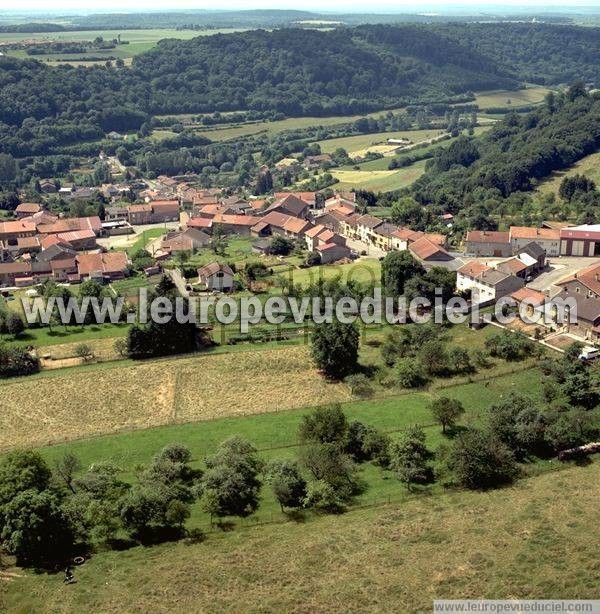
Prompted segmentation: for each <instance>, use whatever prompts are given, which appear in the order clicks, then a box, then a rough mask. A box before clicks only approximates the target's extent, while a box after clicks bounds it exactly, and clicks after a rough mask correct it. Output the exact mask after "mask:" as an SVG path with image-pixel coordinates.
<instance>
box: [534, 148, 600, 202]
mask: <svg viewBox="0 0 600 614" xmlns="http://www.w3.org/2000/svg"><path fill="white" fill-rule="evenodd" d="M572 175H585V176H586V177H589V178H590V179H593V180H594V181H595V182H596V185H597V186H600V152H596V153H593V154H591V155H589V156H586V157H585V158H582V159H581V160H579V162H576V163H575V164H573V166H571V168H569V169H567V170H565V171H557V172H555V173H552V175H550V177H548V178H547V179H544V180H542V181H540V183H539V185H538V187H537V191H538V192H540V193H542V194H550V193H554V194H557V195H558V189H559V188H560V184H561V182H562V180H563V179H564V178H565V177H571V176H572Z"/></svg>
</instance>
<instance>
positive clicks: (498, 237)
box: [466, 230, 510, 243]
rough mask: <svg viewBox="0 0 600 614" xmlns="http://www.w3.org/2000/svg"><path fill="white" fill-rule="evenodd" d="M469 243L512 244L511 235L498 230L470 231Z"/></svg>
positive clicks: (468, 233) (468, 234) (468, 235)
mask: <svg viewBox="0 0 600 614" xmlns="http://www.w3.org/2000/svg"><path fill="white" fill-rule="evenodd" d="M466 240H467V243H510V233H508V232H501V231H498V230H469V232H467V239H466Z"/></svg>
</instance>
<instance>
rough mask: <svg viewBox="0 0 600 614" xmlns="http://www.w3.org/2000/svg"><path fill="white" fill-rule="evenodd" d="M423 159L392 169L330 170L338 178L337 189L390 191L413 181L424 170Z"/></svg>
mask: <svg viewBox="0 0 600 614" xmlns="http://www.w3.org/2000/svg"><path fill="white" fill-rule="evenodd" d="M425 163H426V161H425V160H420V161H419V162H415V163H414V164H411V165H410V166H407V167H404V168H400V169H398V170H393V171H364V170H360V171H356V170H337V169H332V170H331V171H330V172H331V174H332V175H333V176H334V177H335V178H336V179H339V180H340V183H336V184H335V188H336V189H338V190H346V189H350V188H361V189H364V190H371V191H373V192H391V191H392V190H399V189H400V188H405V187H408V186H409V185H411V184H412V183H413V182H415V181H416V180H417V179H418V178H419V177H420V176H421V175H422V174H423V173H424V172H425Z"/></svg>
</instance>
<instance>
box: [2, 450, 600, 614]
mask: <svg viewBox="0 0 600 614" xmlns="http://www.w3.org/2000/svg"><path fill="white" fill-rule="evenodd" d="M599 479H600V463H598V462H595V463H592V464H590V465H589V466H586V467H572V468H569V469H565V470H563V471H561V472H560V473H556V472H552V473H549V474H546V475H542V476H539V477H535V478H531V479H528V480H523V481H521V482H519V483H518V484H517V485H516V486H514V487H511V488H506V489H502V490H496V491H492V492H489V493H474V492H455V493H449V494H446V495H443V496H437V497H435V498H432V497H430V496H426V495H423V496H421V497H418V496H417V497H415V498H414V499H413V500H411V501H408V502H405V503H403V504H402V505H401V506H399V505H395V504H392V505H384V506H379V507H372V508H366V509H362V510H357V511H353V512H350V513H348V514H345V515H343V516H329V517H324V518H318V519H312V520H310V521H308V522H297V523H294V522H292V521H290V522H285V523H282V524H265V525H262V526H261V525H259V526H256V527H251V528H247V529H245V530H241V529H236V530H235V531H232V532H219V531H217V530H215V531H214V532H212V533H211V534H209V535H208V536H207V540H206V541H205V542H204V543H192V544H186V543H183V542H181V543H178V544H163V545H161V546H155V547H152V548H148V547H136V548H132V549H130V550H128V551H127V552H117V551H113V552H105V553H100V554H97V555H95V556H94V557H93V558H92V559H91V560H90V561H88V562H87V563H86V564H85V565H84V566H82V567H80V568H77V569H76V570H75V574H76V579H77V584H73V585H71V586H64V585H63V583H62V577H61V576H60V574H55V575H48V574H35V573H33V572H25V571H23V570H20V569H14V570H7V572H6V573H5V575H4V579H5V580H6V581H4V582H2V583H0V600H2V599H3V600H4V603H5V609H6V610H7V611H12V612H34V611H35V612H39V613H43V612H59V611H60V612H67V611H68V612H73V611H94V612H114V611H115V610H119V611H133V610H138V611H145V612H149V613H150V612H152V613H154V612H167V611H169V612H184V611H186V612H187V611H206V612H208V611H210V612H217V611H218V612H236V611H239V610H240V602H242V601H243V603H244V610H245V611H247V612H265V611H269V612H271V611H280V612H292V611H293V612H331V611H335V610H339V609H343V610H344V611H345V612H382V611H386V612H390V611H401V612H414V613H420V612H431V609H432V601H433V599H439V598H448V599H452V598H454V599H461V598H463V599H464V598H473V597H478V596H485V597H486V598H488V599H502V598H504V599H506V598H514V597H516V596H518V597H519V598H521V599H544V598H548V597H549V596H552V598H555V599H560V598H563V599H593V598H595V597H597V586H598V584H599V583H600V568H599V567H598V563H597V553H598V549H599V548H600V533H599V532H598V531H597V530H596V525H595V519H596V517H597V510H598V505H599V503H600V501H599V492H598V488H597V485H598V480H599ZM9 574H13V575H9Z"/></svg>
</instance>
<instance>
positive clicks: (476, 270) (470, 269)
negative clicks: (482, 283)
mask: <svg viewBox="0 0 600 614" xmlns="http://www.w3.org/2000/svg"><path fill="white" fill-rule="evenodd" d="M489 269H490V267H489V266H488V265H487V264H484V263H483V262H477V261H476V260H473V261H472V262H467V264H464V265H463V266H461V267H460V269H458V271H457V273H460V274H461V275H466V276H467V277H473V278H475V277H477V276H478V275H479V274H481V273H483V271H487V270H489Z"/></svg>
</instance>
